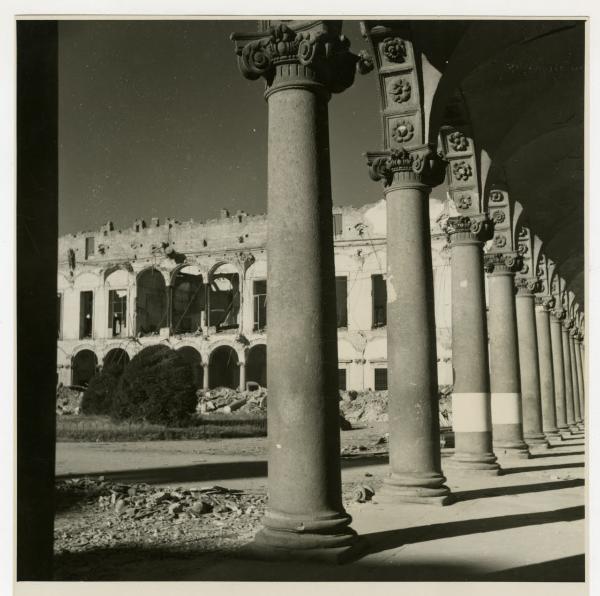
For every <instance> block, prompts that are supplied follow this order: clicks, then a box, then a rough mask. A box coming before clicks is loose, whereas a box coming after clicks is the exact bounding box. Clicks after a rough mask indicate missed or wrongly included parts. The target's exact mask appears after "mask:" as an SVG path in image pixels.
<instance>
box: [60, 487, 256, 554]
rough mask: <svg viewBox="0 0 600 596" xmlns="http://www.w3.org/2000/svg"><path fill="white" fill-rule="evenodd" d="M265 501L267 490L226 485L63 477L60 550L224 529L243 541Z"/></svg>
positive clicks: (206, 536)
mask: <svg viewBox="0 0 600 596" xmlns="http://www.w3.org/2000/svg"><path fill="white" fill-rule="evenodd" d="M265 502H266V494H265V493H264V491H259V492H249V491H242V490H236V489H230V488H225V487H222V486H201V487H195V488H181V487H180V488H169V487H168V488H165V487H154V486H151V485H148V484H131V485H130V484H120V483H116V482H107V481H105V480H104V478H103V477H102V476H100V477H94V478H91V477H84V478H73V479H68V480H60V481H58V482H57V483H56V508H57V511H59V512H61V513H60V515H58V516H57V519H56V524H55V532H54V541H55V542H54V544H55V550H56V551H57V552H61V551H69V552H72V551H77V550H81V549H87V548H101V547H110V546H115V545H116V544H123V543H135V544H137V545H146V546H150V545H156V544H165V543H173V542H178V541H179V542H181V541H182V540H185V541H196V542H197V541H199V540H204V541H206V540H209V541H210V540H214V539H215V537H216V538H218V539H219V540H221V539H222V533H223V529H226V530H227V531H228V532H230V533H233V534H235V542H236V543H237V542H238V538H243V537H246V538H250V537H251V536H252V535H253V534H254V533H255V531H256V529H257V528H258V525H259V522H260V518H261V517H262V515H263V514H264V508H265ZM65 511H68V513H65ZM75 520H76V521H75Z"/></svg>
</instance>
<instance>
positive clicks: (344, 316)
mask: <svg viewBox="0 0 600 596" xmlns="http://www.w3.org/2000/svg"><path fill="white" fill-rule="evenodd" d="M335 301H336V313H337V326H338V328H339V327H348V278H347V277H336V278H335Z"/></svg>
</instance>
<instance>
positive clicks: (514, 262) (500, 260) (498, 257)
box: [483, 252, 521, 274]
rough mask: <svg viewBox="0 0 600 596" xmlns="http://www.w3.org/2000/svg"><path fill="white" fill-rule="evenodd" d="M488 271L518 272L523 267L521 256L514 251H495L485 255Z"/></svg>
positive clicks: (485, 264)
mask: <svg viewBox="0 0 600 596" xmlns="http://www.w3.org/2000/svg"><path fill="white" fill-rule="evenodd" d="M483 268H484V269H485V272H486V273H489V274H493V273H513V274H514V273H516V272H517V271H518V270H519V269H520V268H521V258H520V257H519V255H518V254H517V253H514V252H503V253H502V252H495V253H487V254H485V255H483Z"/></svg>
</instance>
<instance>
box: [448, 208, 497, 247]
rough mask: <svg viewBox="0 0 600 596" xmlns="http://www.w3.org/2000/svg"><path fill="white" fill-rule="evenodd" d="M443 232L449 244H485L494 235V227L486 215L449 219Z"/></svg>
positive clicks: (461, 216) (460, 216)
mask: <svg viewBox="0 0 600 596" xmlns="http://www.w3.org/2000/svg"><path fill="white" fill-rule="evenodd" d="M444 231H445V232H446V235H447V236H448V241H449V242H450V244H451V245H452V244H461V243H471V242H481V243H483V242H486V241H487V240H489V239H490V238H491V237H492V235H493V233H494V226H493V224H492V222H491V220H490V219H489V218H488V217H487V215H486V214H484V213H481V214H478V215H470V216H467V215H459V216H456V217H449V218H448V219H447V220H446V223H445V225H444Z"/></svg>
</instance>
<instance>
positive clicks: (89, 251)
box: [85, 236, 94, 259]
mask: <svg viewBox="0 0 600 596" xmlns="http://www.w3.org/2000/svg"><path fill="white" fill-rule="evenodd" d="M93 254H94V237H93V236H89V237H88V238H86V239H85V258H86V259H87V258H89V257H91V256H92V255H93Z"/></svg>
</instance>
